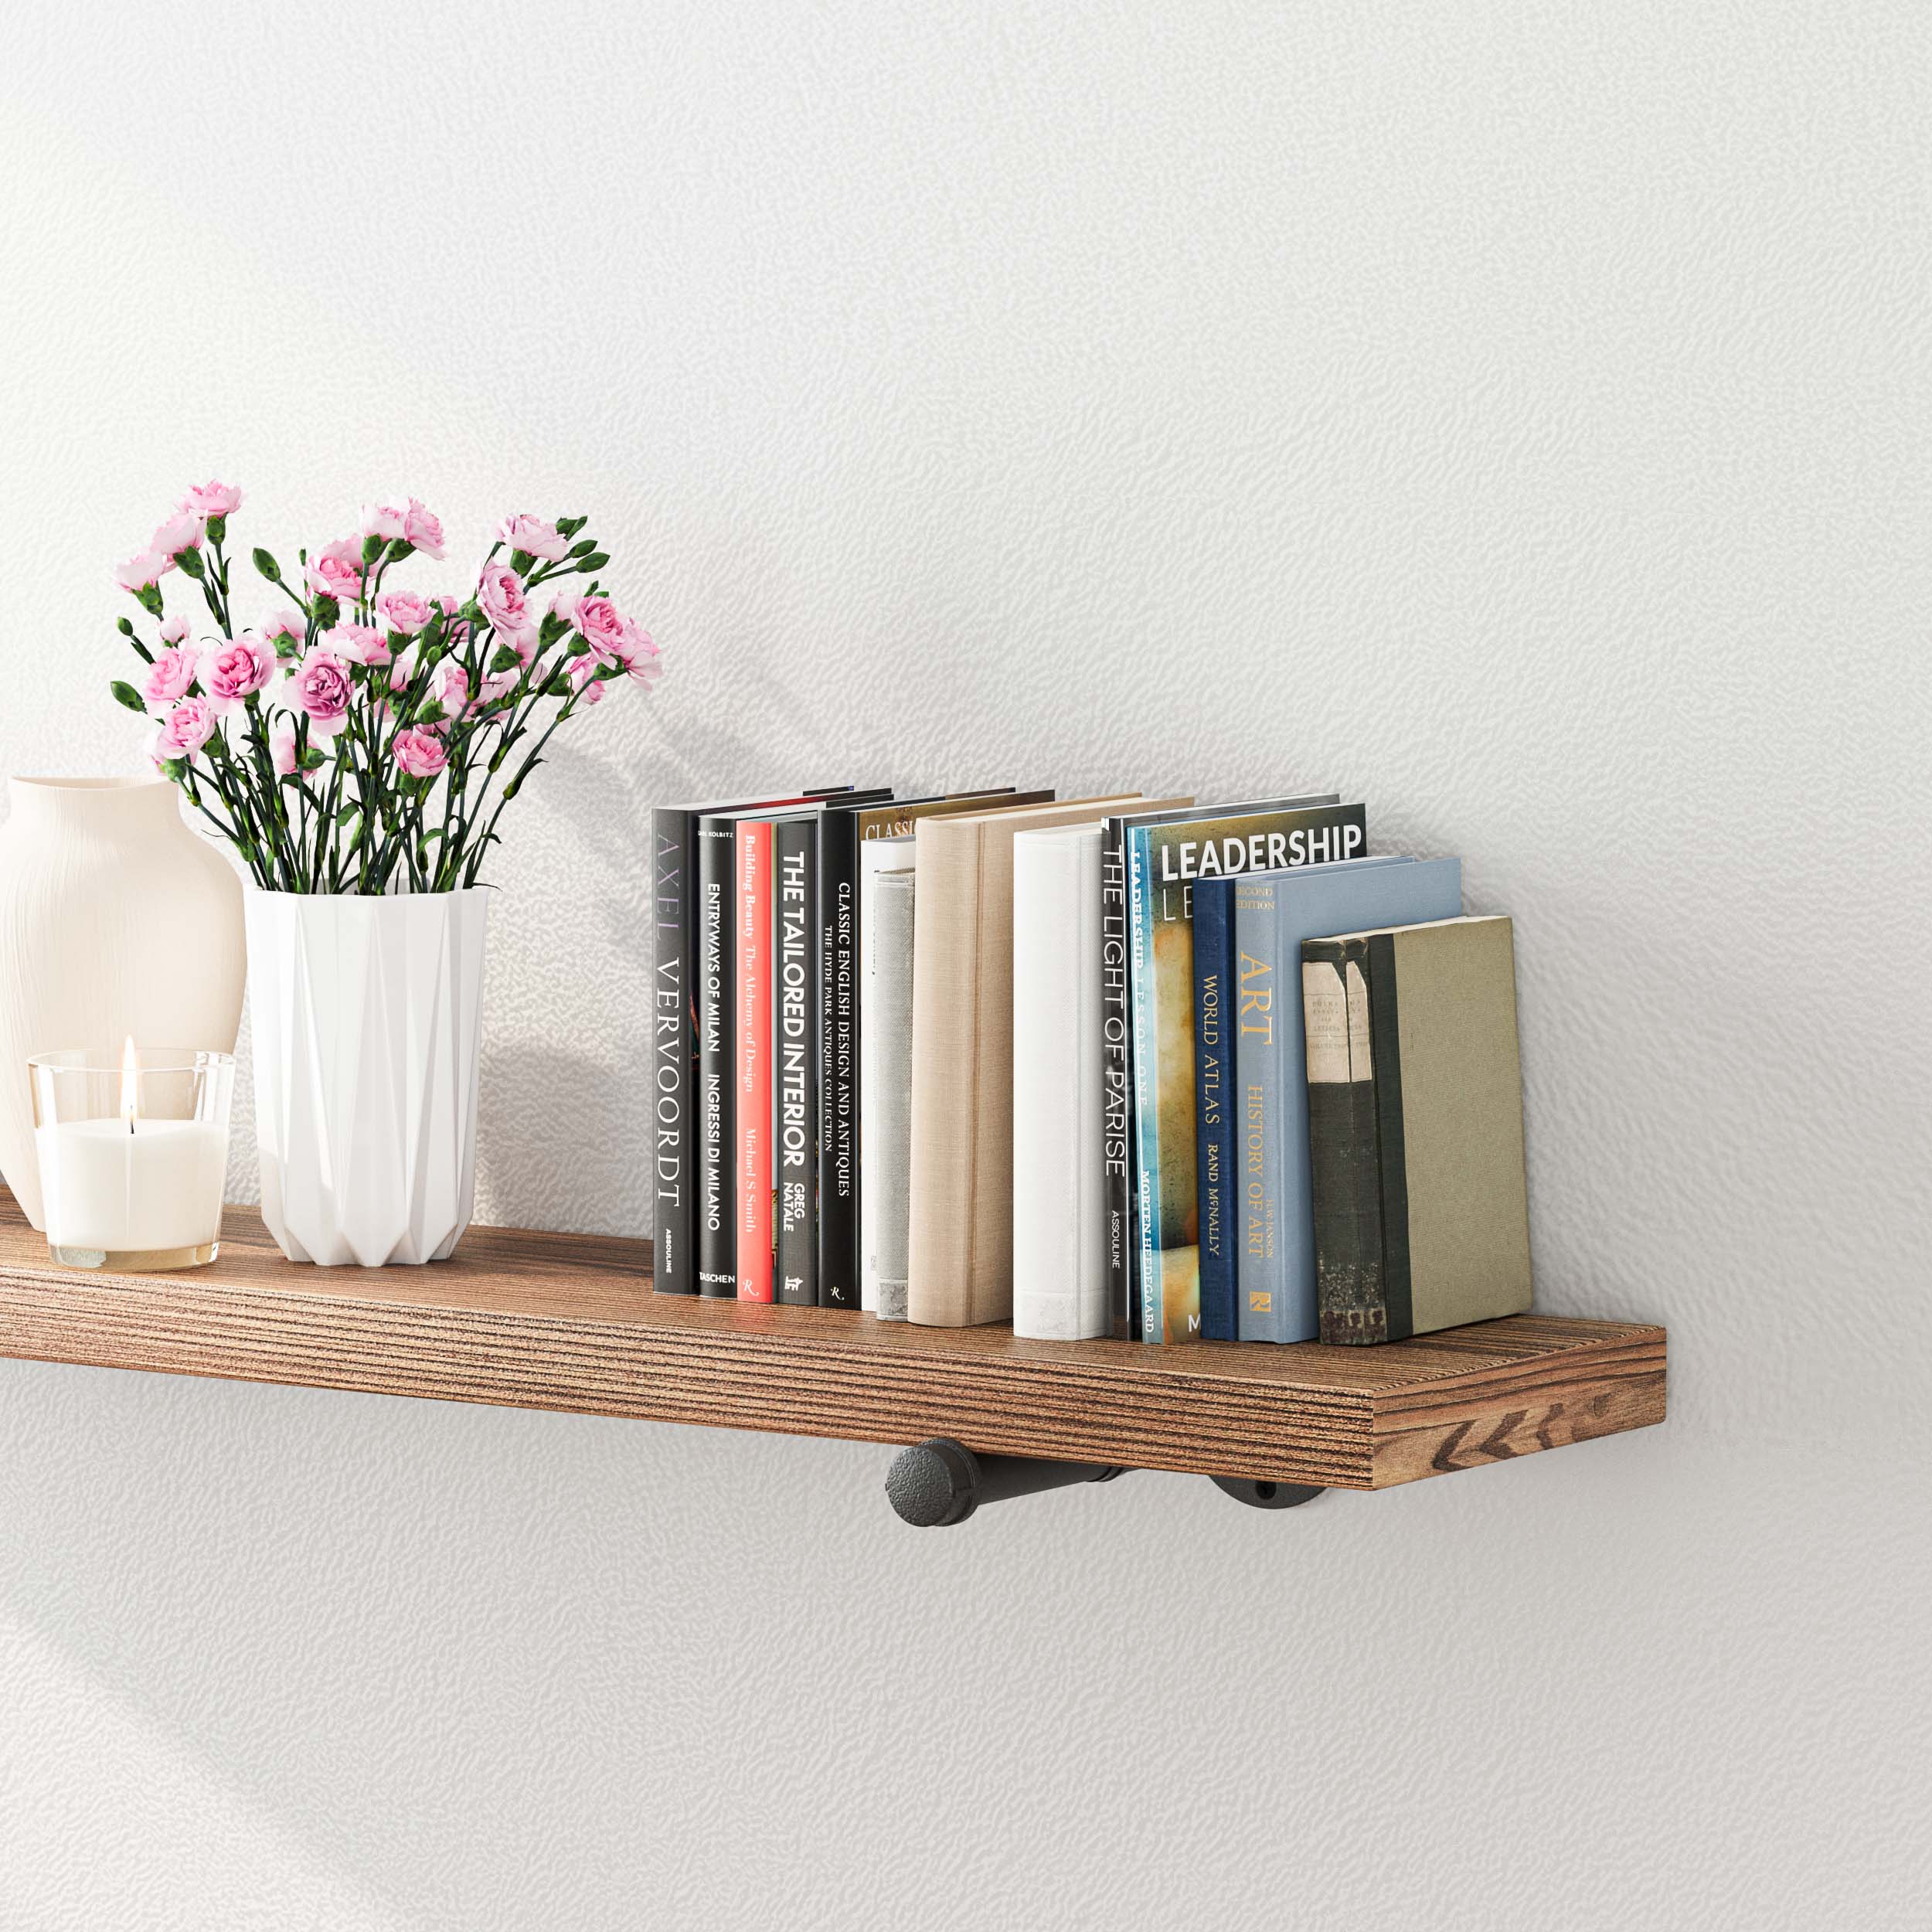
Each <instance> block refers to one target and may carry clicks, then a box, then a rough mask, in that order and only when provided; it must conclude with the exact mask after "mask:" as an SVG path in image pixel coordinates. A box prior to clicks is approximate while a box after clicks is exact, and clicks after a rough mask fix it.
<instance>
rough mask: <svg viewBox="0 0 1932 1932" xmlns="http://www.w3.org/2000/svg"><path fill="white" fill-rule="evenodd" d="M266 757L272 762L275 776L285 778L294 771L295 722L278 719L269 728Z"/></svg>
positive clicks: (287, 719)
mask: <svg viewBox="0 0 1932 1932" xmlns="http://www.w3.org/2000/svg"><path fill="white" fill-rule="evenodd" d="M268 755H269V757H270V758H271V759H273V760H274V765H275V775H276V777H278V778H286V777H288V776H289V775H290V774H291V773H292V772H293V771H294V769H295V759H296V753H295V721H294V719H292V718H283V719H278V720H277V722H276V723H274V725H272V726H270V728H269V733H268Z"/></svg>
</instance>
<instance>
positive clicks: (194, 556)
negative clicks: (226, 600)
mask: <svg viewBox="0 0 1932 1932" xmlns="http://www.w3.org/2000/svg"><path fill="white" fill-rule="evenodd" d="M175 564H176V565H177V566H179V569H180V571H181V573H182V576H183V577H192V578H193V579H194V580H195V581H196V583H200V582H201V581H202V579H203V578H204V577H206V576H207V574H208V573H207V572H206V570H203V569H202V567H201V553H200V552H199V550H177V551H176V552H175Z"/></svg>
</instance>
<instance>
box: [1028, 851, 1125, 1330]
mask: <svg viewBox="0 0 1932 1932" xmlns="http://www.w3.org/2000/svg"><path fill="white" fill-rule="evenodd" d="M1099 1006H1100V826H1099V825H1098V824H1094V825H1071V826H1065V827H1060V828H1056V829H1053V830H1051V831H1041V832H1022V833H1020V834H1019V836H1018V837H1017V838H1015V839H1014V841H1013V1332H1014V1334H1015V1335H1028V1336H1031V1337H1032V1338H1035V1339H1036V1340H1039V1341H1043V1342H1076V1341H1079V1340H1080V1339H1082V1338H1084V1337H1087V1336H1090V1335H1107V1334H1108V1333H1109V1332H1111V1320H1110V1318H1109V1316H1108V1313H1107V1256H1106V1190H1105V1175H1104V1172H1103V1168H1102V1158H1103V1157H1102V1152H1101V1131H1100V1086H1101V1068H1100V1019H1099Z"/></svg>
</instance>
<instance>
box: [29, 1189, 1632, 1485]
mask: <svg viewBox="0 0 1932 1932" xmlns="http://www.w3.org/2000/svg"><path fill="white" fill-rule="evenodd" d="M0 1355H11V1356H15V1357H18V1358H21V1359H26V1360H31V1361H39V1362H77V1363H85V1364H88V1365H90V1366H95V1367H100V1368H112V1369H148V1370H151V1371H154V1372H159V1373H162V1374H168V1375H196V1376H224V1377H227V1378H230V1379H235V1380H239V1381H243V1382H270V1383H293V1384H296V1385H298V1386H308V1387H315V1388H325V1389H355V1390H359V1391H363V1392H366V1393H372V1394H378V1395H396V1396H428V1397H430V1398H432V1399H434V1400H438V1401H445V1402H481V1403H496V1404H498V1405H500V1406H505V1407H509V1408H522V1409H554V1410H569V1411H573V1412H575V1413H581V1414H587V1415H606V1416H627V1417H635V1418H638V1419H640V1420H645V1421H651V1422H679V1423H698V1424H701V1425H702V1426H703V1427H708V1428H723V1429H764V1430H773V1431H775V1432H777V1433H779V1434H787V1435H800V1436H832V1437H842V1438H844V1439H845V1440H851V1441H859V1442H878V1443H889V1444H905V1443H911V1442H917V1441H919V1440H923V1438H925V1437H929V1436H952V1437H957V1439H958V1440H961V1441H962V1442H964V1443H966V1444H968V1445H969V1446H970V1447H972V1448H973V1449H975V1450H976V1451H981V1452H982V1453H985V1454H1005V1455H1017V1456H1034V1457H1041V1458H1054V1459H1061V1460H1066V1461H1078V1462H1091V1463H1118V1464H1124V1465H1126V1466H1128V1467H1130V1468H1137V1469H1177V1470H1185V1471H1193V1472H1196V1473H1199V1474H1201V1475H1223V1476H1247V1477H1254V1478H1261V1479H1264V1480H1267V1481H1275V1482H1284V1483H1294V1484H1307V1485H1320V1486H1322V1487H1326V1488H1342V1489H1384V1488H1389V1487H1391V1486H1392V1485H1395V1484H1396V1483H1403V1482H1413V1481H1416V1480H1417V1478H1420V1477H1423V1476H1434V1475H1444V1474H1446V1473H1447V1472H1449V1471H1454V1470H1458V1469H1468V1468H1477V1467H1479V1466H1481V1464H1485V1463H1492V1462H1506V1461H1512V1460H1514V1459H1515V1458H1517V1457H1519V1456H1525V1455H1529V1454H1534V1453H1535V1452H1536V1451H1539V1450H1543V1449H1555V1448H1559V1447H1563V1446H1564V1445H1566V1444H1570V1443H1574V1442H1585V1441H1588V1440H1590V1439H1591V1438H1592V1437H1597V1436H1607V1435H1614V1434H1617V1433H1618V1432H1619V1431H1621V1430H1626V1429H1641V1428H1645V1427H1648V1425H1649V1424H1651V1423H1656V1422H1662V1420H1663V1419H1664V1331H1663V1330H1662V1328H1652V1327H1648V1326H1646V1325H1642V1324H1640V1323H1634V1322H1627V1321H1575V1320H1571V1319H1568V1318H1562V1317H1557V1316H1546V1315H1512V1316H1510V1317H1509V1318H1506V1319H1505V1320H1502V1321H1485V1322H1481V1323H1478V1324H1477V1325H1475V1326H1473V1327H1470V1328H1456V1329H1451V1330H1449V1331H1447V1332H1444V1333H1442V1334H1440V1335H1427V1336H1424V1337H1422V1338H1420V1339H1418V1340H1417V1341H1413V1342H1394V1343H1391V1344H1389V1345H1387V1346H1386V1347H1383V1348H1377V1349H1342V1348H1321V1347H1319V1346H1317V1345H1314V1344H1312V1343H1309V1344H1303V1345H1299V1346H1290V1347H1285V1348H1281V1347H1274V1348H1270V1347H1264V1346H1260V1345H1246V1346H1241V1345H1235V1344H1232V1343H1227V1342H1200V1343H1196V1344H1192V1345H1189V1346H1186V1347H1181V1348H1168V1349H1151V1348H1146V1347H1143V1346H1141V1345H1139V1344H1137V1343H1133V1342H1024V1341H1019V1340H1017V1339H1015V1337H1014V1335H1012V1332H1011V1331H1010V1330H1009V1329H1008V1328H913V1327H910V1326H908V1325H906V1324H904V1323H903V1322H882V1321H877V1320H876V1319H874V1318H872V1317H871V1316H869V1315H850V1314H846V1313H843V1312H841V1311H836V1310H832V1309H820V1308H770V1307H762V1306H759V1305H757V1304H752V1303H749V1302H740V1301H697V1300H692V1299H689V1298H685V1297H683V1296H675V1295H660V1294H653V1293H652V1291H651V1247H650V1243H648V1242H645V1241H631V1240H617V1239H615V1238H614V1237H610V1236H600V1235H580V1234H542V1233H523V1232H518V1231H515V1230H505V1229H495V1228H474V1229H472V1230H471V1231H470V1233H468V1235H466V1236H464V1240H463V1243H462V1247H461V1251H460V1252H459V1253H458V1254H457V1257H456V1258H455V1259H454V1260H451V1261H448V1262H445V1263H442V1264H437V1265H432V1266H430V1267H421V1268H402V1267H397V1268H372V1269H361V1268H314V1267H292V1266H291V1265H290V1264H288V1263H287V1262H285V1261H284V1260H283V1259H282V1257H281V1254H280V1253H279V1252H278V1251H277V1249H276V1247H275V1245H274V1242H273V1241H271V1240H270V1239H269V1236H268V1235H267V1231H266V1230H264V1227H263V1226H262V1223H261V1219H260V1216H258V1215H257V1213H255V1212H254V1210H253V1209H249V1208H234V1207H231V1208H230V1209H229V1210H228V1212H227V1219H226V1223H225V1224H224V1226H223V1236H222V1250H221V1255H220V1257H219V1260H216V1262H215V1263H214V1264H213V1266H211V1267H206V1268H203V1269H199V1270H192V1271H189V1272H187V1273H183V1274H123V1275H114V1274H88V1273H83V1272H80V1271H77V1270H72V1269H67V1268H61V1267H55V1266H54V1265H53V1262H52V1261H51V1260H49V1257H48V1253H47V1247H46V1242H45V1241H44V1240H43V1238H42V1237H41V1236H39V1235H38V1234H36V1233H34V1232H33V1231H32V1229H30V1228H29V1226H27V1223H26V1219H25V1217H24V1216H22V1214H21V1213H20V1211H19V1208H18V1207H17V1206H15V1203H14V1202H13V1200H12V1197H11V1196H8V1195H6V1194H5V1192H4V1191H0Z"/></svg>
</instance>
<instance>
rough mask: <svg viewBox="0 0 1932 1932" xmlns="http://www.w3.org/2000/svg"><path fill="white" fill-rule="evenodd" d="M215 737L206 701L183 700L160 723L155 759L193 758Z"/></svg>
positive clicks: (156, 735)
mask: <svg viewBox="0 0 1932 1932" xmlns="http://www.w3.org/2000/svg"><path fill="white" fill-rule="evenodd" d="M214 735H215V713H214V707H213V706H211V705H210V704H209V702H208V700H207V699H206V698H183V699H182V701H181V702H180V703H179V704H178V705H176V706H175V708H174V709H173V710H172V711H171V712H169V713H168V715H167V716H166V717H165V718H164V719H162V721H161V729H160V730H159V731H158V733H156V734H155V757H156V758H157V759H162V758H192V757H193V756H194V755H195V753H196V752H198V751H199V750H200V749H201V748H202V746H203V745H205V744H206V743H207V742H208V740H209V739H210V738H212V737H213V736H214Z"/></svg>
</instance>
